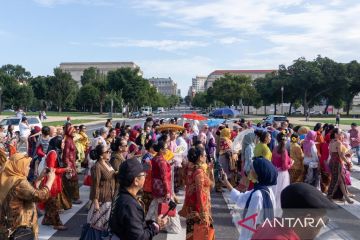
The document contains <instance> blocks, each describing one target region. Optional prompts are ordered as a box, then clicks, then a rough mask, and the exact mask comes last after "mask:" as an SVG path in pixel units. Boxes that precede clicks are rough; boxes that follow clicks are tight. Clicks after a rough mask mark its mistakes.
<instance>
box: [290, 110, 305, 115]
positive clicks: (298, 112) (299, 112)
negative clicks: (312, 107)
mask: <svg viewBox="0 0 360 240" xmlns="http://www.w3.org/2000/svg"><path fill="white" fill-rule="evenodd" d="M291 115H303V112H302V111H300V110H296V111H292V112H291Z"/></svg>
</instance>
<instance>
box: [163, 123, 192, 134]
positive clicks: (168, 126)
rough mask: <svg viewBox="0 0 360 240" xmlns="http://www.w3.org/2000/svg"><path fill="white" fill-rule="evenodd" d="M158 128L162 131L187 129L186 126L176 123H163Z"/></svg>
mask: <svg viewBox="0 0 360 240" xmlns="http://www.w3.org/2000/svg"><path fill="white" fill-rule="evenodd" d="M156 129H157V130H159V131H160V132H163V131H167V130H168V131H183V130H185V128H184V127H182V126H179V125H175V124H168V123H167V124H162V125H160V126H159V127H157V128H156Z"/></svg>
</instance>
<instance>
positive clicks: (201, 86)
mask: <svg viewBox="0 0 360 240" xmlns="http://www.w3.org/2000/svg"><path fill="white" fill-rule="evenodd" d="M206 79H207V77H206V76H196V77H195V78H193V79H192V87H193V89H194V90H195V92H197V93H199V92H204V91H205V82H206Z"/></svg>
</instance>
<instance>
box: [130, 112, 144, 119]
mask: <svg viewBox="0 0 360 240" xmlns="http://www.w3.org/2000/svg"><path fill="white" fill-rule="evenodd" d="M130 116H131V117H132V118H140V117H142V114H141V112H132V113H131V115H130Z"/></svg>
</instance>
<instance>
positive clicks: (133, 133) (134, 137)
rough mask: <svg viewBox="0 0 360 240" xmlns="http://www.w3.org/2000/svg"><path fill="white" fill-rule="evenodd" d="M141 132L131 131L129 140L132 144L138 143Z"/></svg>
mask: <svg viewBox="0 0 360 240" xmlns="http://www.w3.org/2000/svg"><path fill="white" fill-rule="evenodd" d="M138 134H139V132H138V131H137V130H134V129H133V130H131V131H130V134H129V140H130V141H132V142H135V141H136V138H137V137H138Z"/></svg>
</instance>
